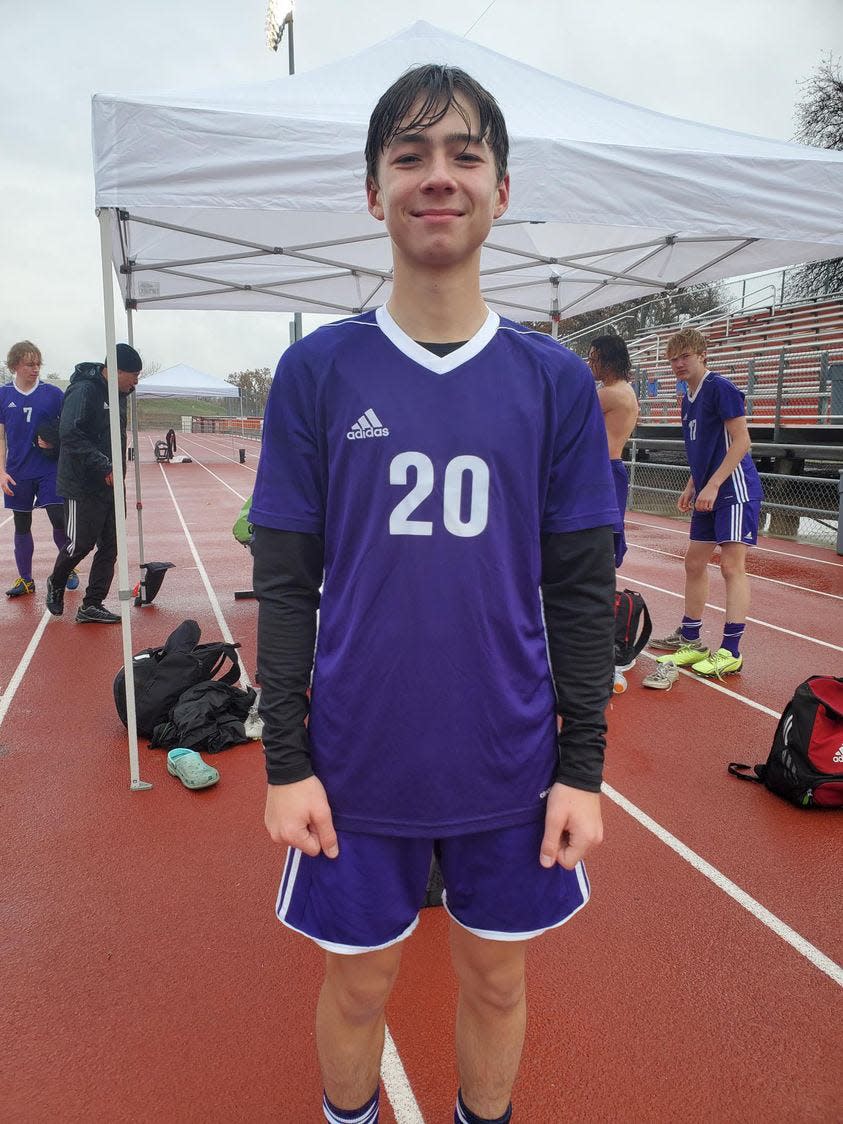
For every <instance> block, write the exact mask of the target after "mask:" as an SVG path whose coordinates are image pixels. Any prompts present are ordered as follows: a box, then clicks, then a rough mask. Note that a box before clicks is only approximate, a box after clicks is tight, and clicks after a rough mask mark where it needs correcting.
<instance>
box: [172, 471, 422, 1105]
mask: <svg viewBox="0 0 843 1124" xmlns="http://www.w3.org/2000/svg"><path fill="white" fill-rule="evenodd" d="M159 467H160V469H161V475H162V476H163V477H164V483H165V484H166V485H167V491H168V492H169V493H170V499H171V500H172V501H173V506H174V507H175V509H176V514H177V515H178V518H179V522H180V523H181V525H182V530H183V531H184V534H185V538H186V539H187V542H188V546H189V547H190V551H191V554H192V555H193V558H194V561H195V562H196V566H197V569H198V570H199V576H200V577H201V578H202V582H203V584H204V586H205V590H206V592H207V594H208V598H209V600H210V602H211V606H212V607H213V610H214V616H215V617H216V618H217V623H218V624H219V626H220V631H221V632H222V634H223V636H224V637H225V639H226V640H227V641H228V642H229V643H233V640H234V638H233V637H232V635H231V632H230V630H229V628H228V625H227V624H226V621H225V617H224V616H223V612H222V608H221V607H220V603H219V601H218V600H217V596H216V594H215V593H214V589H213V586H212V585H211V580H210V578H209V577H208V573H207V571H206V569H205V567H204V566H203V565H202V560H201V558H200V557H199V551H198V550H197V549H196V544H195V543H194V541H193V538H192V537H191V534H190V531H189V530H188V529H187V523H186V522H185V520H184V516H183V515H182V511H181V508H180V507H179V504H178V501H177V500H176V497H175V495H174V493H173V489H172V488H171V487H170V482H169V480H168V479H167V474H166V473H165V472H164V466H163V465H159ZM201 467H202V468H205V465H201ZM208 471H209V472H210V469H208ZM211 476H215V474H214V473H213V472H211ZM215 478H216V479H217V480H219V477H218V476H216V477H215ZM220 483H221V484H225V481H224V480H220ZM225 487H226V488H229V486H228V485H227V484H225ZM229 491H234V489H233V488H229ZM236 494H237V493H235V495H236ZM240 662H241V665H242V663H243V661H242V659H241V661H240ZM242 678H243V680H244V682H245V683H246V686H250V683H249V680H248V677H247V675H246V672H245V669H244V671H243V676H242ZM381 1077H382V1078H383V1084H384V1088H385V1089H386V1095H387V1097H388V1098H389V1103H390V1104H391V1105H392V1109H393V1112H394V1113H395V1119H396V1122H397V1124H424V1117H423V1116H422V1114H421V1109H420V1108H419V1106H418V1102H417V1101H416V1098H415V1096H414V1095H413V1090H412V1089H411V1087H410V1082H409V1081H408V1079H407V1073H406V1071H405V1069H404V1065H403V1063H402V1061H401V1057H400V1055H399V1053H398V1050H397V1049H396V1046H395V1042H394V1041H393V1038H392V1035H391V1034H390V1032H389V1027H385V1040H384V1051H383V1058H382V1059H381Z"/></svg>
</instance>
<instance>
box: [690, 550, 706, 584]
mask: <svg viewBox="0 0 843 1124" xmlns="http://www.w3.org/2000/svg"><path fill="white" fill-rule="evenodd" d="M710 558H711V555H710V554H709V553H704V552H702V551H698V550H693V551H692V550H689V551H688V553H687V554H686V555H685V573H686V575H687V576H688V577H689V578H691V579H694V578H701V577H704V575H705V572H706V566H707V565H708V563H709V560H710Z"/></svg>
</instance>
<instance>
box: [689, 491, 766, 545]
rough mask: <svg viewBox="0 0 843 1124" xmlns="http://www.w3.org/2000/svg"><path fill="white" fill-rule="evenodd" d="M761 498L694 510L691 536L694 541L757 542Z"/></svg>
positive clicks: (747, 543) (745, 543)
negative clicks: (709, 508)
mask: <svg viewBox="0 0 843 1124" xmlns="http://www.w3.org/2000/svg"><path fill="white" fill-rule="evenodd" d="M760 514H761V500H749V501H747V503H727V504H723V506H722V507H715V509H714V511H695V512H693V514H692V515H691V536H690V537H691V538H692V539H694V540H695V541H696V542H716V543H721V542H742V543H743V544H744V546H755V544H756V543H757V542H758V517H759V515H760Z"/></svg>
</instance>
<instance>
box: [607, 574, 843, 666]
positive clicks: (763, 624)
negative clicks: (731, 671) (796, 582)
mask: <svg viewBox="0 0 843 1124" xmlns="http://www.w3.org/2000/svg"><path fill="white" fill-rule="evenodd" d="M620 576H622V577H623V580H624V582H631V583H632V584H633V585H640V586H642V587H643V588H644V589H652V590H654V591H655V592H656V593H666V594H667V595H668V597H678V598H679V600H680V601H682V600H684V594H682V593H676V592H675V591H674V590H672V589H664V588H663V587H662V586H660V585H651V584H650V583H649V582H642V581H641V580H640V579H639V578H632V577H630V576H629V574H623V575H619V577H620ZM705 607H706V609H714V611H715V612H717V613H725V612H726V610H725V609H721V608H720V606H719V605H712V604H711V602H710V601H706V603H705ZM746 619H747V621H748V622H749V623H750V624H759V625H761V627H762V628H772V629H773V630H774V631H775V632H783V633H784V634H785V635H786V636H795V637H796V639H797V640H807V641H808V643H809V644H819V645H821V646H822V647H823V648H831V650H832V651H833V652H843V647H840V645H839V644H832V643H831V642H830V641H828V640H817V638H816V637H815V636H806V635H805V633H804V632H794V631H793V629H792V628H783V627H782V626H781V625H779V624H770V622H769V621H762V620H759V619H758V617H747V618H746Z"/></svg>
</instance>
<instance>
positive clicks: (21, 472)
mask: <svg viewBox="0 0 843 1124" xmlns="http://www.w3.org/2000/svg"><path fill="white" fill-rule="evenodd" d="M63 398H64V395H63V394H62V392H61V390H60V389H59V388H58V387H57V386H54V385H53V384H52V383H49V382H37V383H36V384H35V386H34V387H33V388H32V390H30V391H29V393H28V394H24V393H23V391H20V390H18V388H17V387H16V386H15V384H14V383H13V382H10V383H6V385H5V386H0V425H3V426H4V427H5V430H6V471H7V472H8V473H9V475H10V476H11V477H13V479H15V480H39V479H41V478H42V477H44V476H50V475H53V476H55V474H56V467H57V466H56V462H55V461H51V460H50V459H49V458H48V457H45V456H44V454H43V453H42V452H40V451H39V450H38V449H37V448H36V446H35V444H34V441H35V434H36V431H37V429H38V426H39V425H41V423H42V422H46V421H57V420H58V418H59V415H60V414H61V404H62V400H63Z"/></svg>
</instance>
